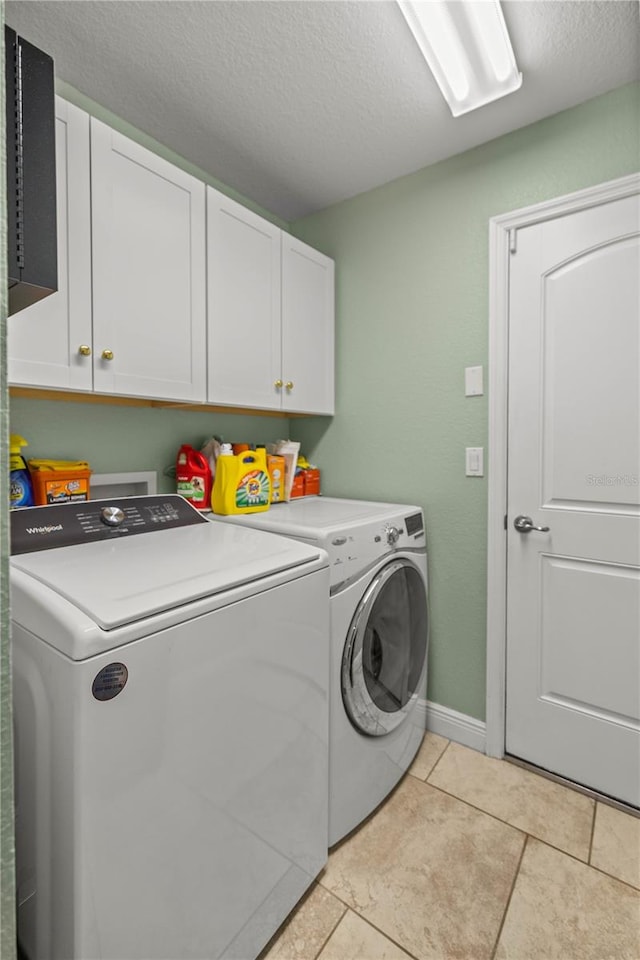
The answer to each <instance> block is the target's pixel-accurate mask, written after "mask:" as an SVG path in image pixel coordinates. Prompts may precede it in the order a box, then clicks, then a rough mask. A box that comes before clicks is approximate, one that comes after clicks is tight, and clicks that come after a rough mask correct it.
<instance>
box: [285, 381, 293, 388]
mask: <svg viewBox="0 0 640 960" xmlns="http://www.w3.org/2000/svg"><path fill="white" fill-rule="evenodd" d="M285 387H286V388H287V390H293V380H287V382H286V383H285Z"/></svg>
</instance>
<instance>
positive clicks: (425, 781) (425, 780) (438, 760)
mask: <svg viewBox="0 0 640 960" xmlns="http://www.w3.org/2000/svg"><path fill="white" fill-rule="evenodd" d="M428 732H429V731H427V733H428ZM451 743H452V741H451V740H448V741H447V745H446V747H445V748H444V750H443V751H442V753H441V754H440V756H439V757H438V759H437V760H436V762H435V763H434V765H433V766H432V767H431V770H429V773H428V774H427V775H426V777H425V778H424V780H423V781H422V782H423V783H427V781H428V780H429V777H430V776H431V775H432V774H433V771H434V770H435V769H436V767H437V766H438V764H439V763H440V761H441V760H442V758H443V757H444V755H445V753H446V752H447V750H448V749H449V747H450V746H451ZM417 779H418V780H419V779H420V778H419V777H418V778H417Z"/></svg>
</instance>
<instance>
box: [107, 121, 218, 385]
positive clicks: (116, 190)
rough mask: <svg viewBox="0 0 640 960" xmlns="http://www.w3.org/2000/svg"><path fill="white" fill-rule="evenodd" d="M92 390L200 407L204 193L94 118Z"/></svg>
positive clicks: (203, 357)
mask: <svg viewBox="0 0 640 960" xmlns="http://www.w3.org/2000/svg"><path fill="white" fill-rule="evenodd" d="M91 176H92V236H93V331H94V338H93V339H94V360H95V362H94V389H95V390H96V391H100V392H102V393H119V394H128V395H130V396H143V397H155V398H161V399H173V400H184V401H191V402H197V401H203V400H204V399H205V389H206V354H205V350H206V330H205V323H206V314H205V309H206V303H205V283H206V276H205V223H204V215H205V194H204V191H205V188H204V184H203V183H201V182H199V181H198V180H196V179H195V178H194V177H192V176H190V175H189V174H187V173H185V172H184V171H182V170H180V169H178V168H177V167H175V166H174V165H173V164H171V163H168V162H167V161H166V160H164V159H162V158H161V157H158V156H156V155H155V154H153V153H151V152H150V151H149V150H146V149H145V148H144V147H141V146H139V145H138V144H136V143H134V142H133V141H131V140H129V139H128V138H127V137H124V136H122V135H121V134H119V133H117V132H116V131H114V130H112V129H110V128H109V127H107V126H105V125H104V124H103V123H100V122H99V121H98V120H95V118H93V117H92V118H91Z"/></svg>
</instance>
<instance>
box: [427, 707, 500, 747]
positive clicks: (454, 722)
mask: <svg viewBox="0 0 640 960" xmlns="http://www.w3.org/2000/svg"><path fill="white" fill-rule="evenodd" d="M416 710H417V711H418V713H419V714H420V713H422V715H423V716H424V717H425V721H426V728H427V730H429V731H430V732H431V733H437V734H438V735H439V736H440V737H446V738H447V740H454V741H455V742H456V743H461V744H462V745H463V746H464V747H471V749H472V750H478V751H479V752H480V753H485V752H486V751H485V745H486V724H484V723H483V722H482V720H476V719H475V717H469V716H467V714H466V713H458V711H457V710H452V709H451V707H443V706H441V705H440V704H439V703H431V701H429V700H419V701H418V704H417V706H416Z"/></svg>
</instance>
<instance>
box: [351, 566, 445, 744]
mask: <svg viewBox="0 0 640 960" xmlns="http://www.w3.org/2000/svg"><path fill="white" fill-rule="evenodd" d="M427 628H428V620H427V594H426V589H425V584H424V580H423V578H422V576H421V575H420V572H419V571H418V570H417V569H416V567H415V565H414V564H413V563H412V562H411V561H410V560H405V559H397V560H393V561H391V562H390V563H388V564H387V565H386V566H384V567H382V569H381V570H379V571H378V573H377V574H376V576H375V577H374V578H373V580H372V581H371V583H370V584H369V586H368V588H367V590H366V592H365V594H364V596H363V597H362V600H361V601H360V603H359V605H358V607H357V609H356V612H355V614H354V616H353V620H352V621H351V625H350V627H349V632H348V635H347V642H346V645H345V648H344V654H343V657H342V699H343V701H344V705H345V709H346V711H347V714H348V716H349V718H350V720H351V722H352V723H353V725H354V726H355V727H356V729H357V730H359V731H361V732H362V733H366V734H369V735H370V736H374V737H379V736H384V734H386V733H390V732H391V731H392V730H394V729H395V728H396V727H398V726H399V725H400V724H401V723H402V722H403V720H404V719H405V717H406V716H407V714H408V713H410V711H411V710H412V708H413V706H414V704H415V701H416V699H417V697H418V687H419V686H420V683H421V680H422V678H423V677H424V673H425V668H426V659H427Z"/></svg>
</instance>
